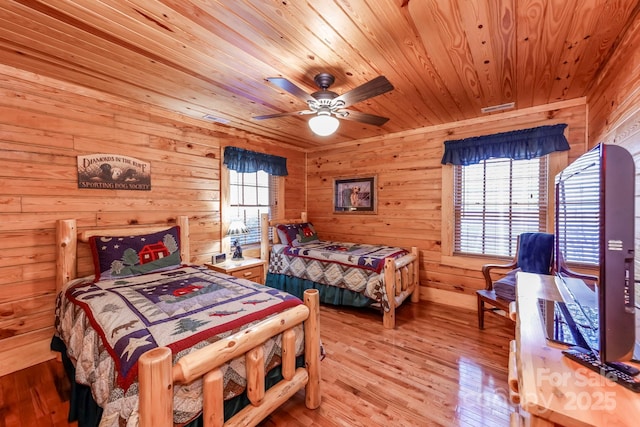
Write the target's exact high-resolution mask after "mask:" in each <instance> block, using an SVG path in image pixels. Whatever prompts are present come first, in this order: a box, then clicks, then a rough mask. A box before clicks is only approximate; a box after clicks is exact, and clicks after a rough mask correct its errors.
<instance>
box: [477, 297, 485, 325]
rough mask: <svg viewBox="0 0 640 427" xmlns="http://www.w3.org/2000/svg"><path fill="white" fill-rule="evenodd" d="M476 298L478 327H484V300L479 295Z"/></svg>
mask: <svg viewBox="0 0 640 427" xmlns="http://www.w3.org/2000/svg"><path fill="white" fill-rule="evenodd" d="M477 298H478V329H481V330H482V329H484V301H483V300H482V298H480V296H479V295H478V296H477Z"/></svg>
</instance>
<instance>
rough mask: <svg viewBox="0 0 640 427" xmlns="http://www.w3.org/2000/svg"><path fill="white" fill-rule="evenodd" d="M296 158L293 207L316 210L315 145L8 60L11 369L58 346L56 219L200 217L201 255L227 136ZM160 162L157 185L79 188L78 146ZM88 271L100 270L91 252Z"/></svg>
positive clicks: (1, 270)
mask: <svg viewBox="0 0 640 427" xmlns="http://www.w3.org/2000/svg"><path fill="white" fill-rule="evenodd" d="M226 145H235V146H239V147H243V148H247V149H252V150H255V151H261V152H268V153H272V154H277V155H280V156H285V157H287V158H288V169H289V176H288V177H287V178H286V179H285V207H286V209H287V210H286V212H295V213H296V214H297V213H299V212H300V211H301V210H303V209H305V204H304V203H305V197H304V196H305V193H304V192H305V186H304V182H305V164H304V159H305V154H304V153H303V152H301V151H299V150H295V149H291V148H289V147H286V146H283V145H277V144H275V143H273V142H272V141H269V140H266V139H264V138H261V137H256V136H252V135H250V134H247V133H246V132H242V131H236V130H233V129H229V128H227V127H225V126H220V125H217V124H213V123H212V124H209V123H207V122H200V121H196V120H193V119H188V118H186V117H182V116H180V115H177V114H173V113H169V112H167V111H163V110H158V109H154V108H151V107H149V106H144V105H140V104H136V103H133V102H128V101H126V100H123V99H120V98H114V97H110V96H107V95H104V94H102V93H100V92H96V91H91V90H87V89H81V88H79V87H76V86H73V85H68V84H65V83H62V82H59V81H55V80H51V79H47V78H43V77H41V76H37V75H34V74H30V73H27V72H23V71H18V70H15V69H12V68H9V67H3V66H0V247H1V252H0V375H2V374H4V373H6V372H9V371H12V370H15V369H16V368H20V367H23V366H28V365H31V364H34V363H37V362H39V361H41V360H44V359H46V358H48V357H51V356H50V352H49V351H48V345H49V340H50V339H51V336H52V335H53V322H54V303H55V302H54V300H55V294H54V292H55V283H54V272H55V251H54V250H55V246H54V239H55V222H56V220H57V219H62V218H77V219H78V227H79V228H84V227H94V226H111V225H123V224H132V223H139V224H153V223H165V222H172V221H175V218H176V216H177V215H188V216H189V217H190V222H191V224H190V225H191V226H190V231H191V260H190V261H191V262H194V263H202V262H206V261H209V260H210V259H211V254H213V253H215V252H217V251H219V250H220V243H221V215H220V209H221V201H220V168H221V163H220V156H221V150H220V147H224V146H226ZM95 153H110V154H119V155H127V156H132V157H136V158H139V159H141V160H144V161H147V162H150V163H151V187H152V188H151V191H122V190H96V189H78V184H77V166H76V165H77V159H76V156H78V155H85V154H95ZM83 255H84V256H83V257H82V264H81V267H80V271H79V273H80V274H85V273H86V274H90V273H91V270H92V267H91V264H90V258H89V253H88V251H87V253H86V254H83Z"/></svg>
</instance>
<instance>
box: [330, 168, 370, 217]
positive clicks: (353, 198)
mask: <svg viewBox="0 0 640 427" xmlns="http://www.w3.org/2000/svg"><path fill="white" fill-rule="evenodd" d="M377 203H378V199H377V196H376V177H375V175H374V176H369V177H356V178H336V179H335V180H334V181H333V212H334V213H368V214H375V213H376V211H377Z"/></svg>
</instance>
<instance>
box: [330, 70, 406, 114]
mask: <svg viewBox="0 0 640 427" xmlns="http://www.w3.org/2000/svg"><path fill="white" fill-rule="evenodd" d="M393 89H394V88H393V85H392V84H391V82H389V80H387V78H386V77H385V76H378V77H376V78H375V79H373V80H369V81H368V82H366V83H364V84H361V85H360V86H358V87H356V88H354V89H351V90H350V91H349V92H346V93H343V94H342V95H340V96H338V97H337V98H335V99H334V101H335V102H339V101H343V102H344V105H343V106H344V107H348V106H349V105H353V104H355V103H357V102H360V101H364V100H365V99H369V98H373V97H374V96H378V95H382V94H383V93H386V92H389V91H390V90H393Z"/></svg>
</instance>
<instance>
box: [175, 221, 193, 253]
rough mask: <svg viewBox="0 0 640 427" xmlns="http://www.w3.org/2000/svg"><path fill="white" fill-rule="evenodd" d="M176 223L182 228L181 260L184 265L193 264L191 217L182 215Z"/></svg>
mask: <svg viewBox="0 0 640 427" xmlns="http://www.w3.org/2000/svg"><path fill="white" fill-rule="evenodd" d="M176 223H177V225H178V226H179V227H180V259H182V263H183V264H191V253H190V247H189V239H190V232H189V217H188V216H186V215H180V216H178V218H177V219H176Z"/></svg>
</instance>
